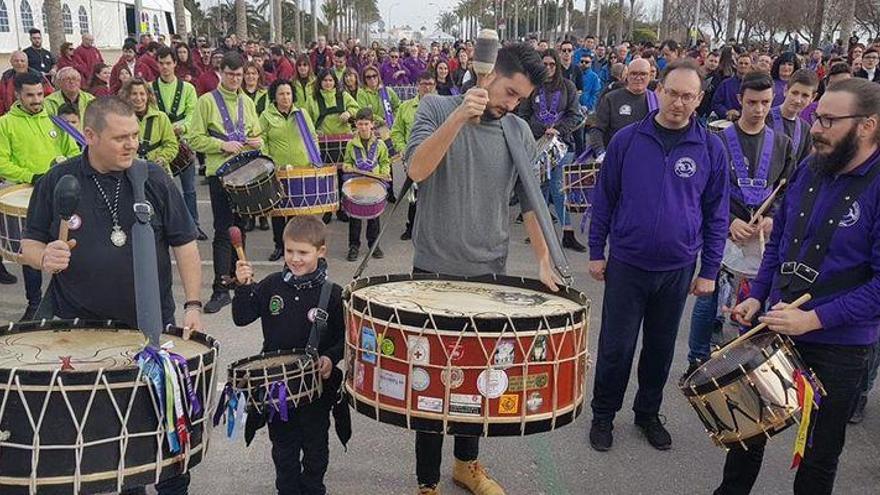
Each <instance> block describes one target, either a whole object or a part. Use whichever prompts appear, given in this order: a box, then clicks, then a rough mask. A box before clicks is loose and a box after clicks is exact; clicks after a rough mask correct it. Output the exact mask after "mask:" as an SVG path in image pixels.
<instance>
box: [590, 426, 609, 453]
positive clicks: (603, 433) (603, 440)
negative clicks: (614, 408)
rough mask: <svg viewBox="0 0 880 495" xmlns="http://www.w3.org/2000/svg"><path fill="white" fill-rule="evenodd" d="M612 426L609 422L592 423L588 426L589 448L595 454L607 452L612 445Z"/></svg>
mask: <svg viewBox="0 0 880 495" xmlns="http://www.w3.org/2000/svg"><path fill="white" fill-rule="evenodd" d="M612 430H614V425H613V424H612V423H611V421H596V420H594V421H593V425H592V426H590V447H593V450H595V451H597V452H608V451H609V450H611V445H612V444H613V443H614V435H613V434H612V433H611V431H612Z"/></svg>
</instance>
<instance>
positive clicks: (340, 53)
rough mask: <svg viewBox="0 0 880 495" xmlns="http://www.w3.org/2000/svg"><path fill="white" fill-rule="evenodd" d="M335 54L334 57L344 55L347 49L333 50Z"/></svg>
mask: <svg viewBox="0 0 880 495" xmlns="http://www.w3.org/2000/svg"><path fill="white" fill-rule="evenodd" d="M333 56H334V57H344V56H345V50H336V51H335V52H333Z"/></svg>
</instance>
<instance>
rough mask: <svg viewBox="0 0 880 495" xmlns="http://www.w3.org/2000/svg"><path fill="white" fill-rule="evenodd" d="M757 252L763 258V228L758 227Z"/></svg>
mask: <svg viewBox="0 0 880 495" xmlns="http://www.w3.org/2000/svg"><path fill="white" fill-rule="evenodd" d="M758 252H759V253H761V258H763V257H764V228H763V227H758Z"/></svg>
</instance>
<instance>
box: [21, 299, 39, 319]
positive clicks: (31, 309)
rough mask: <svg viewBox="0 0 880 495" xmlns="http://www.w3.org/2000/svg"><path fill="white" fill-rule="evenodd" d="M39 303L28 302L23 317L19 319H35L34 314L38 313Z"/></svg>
mask: <svg viewBox="0 0 880 495" xmlns="http://www.w3.org/2000/svg"><path fill="white" fill-rule="evenodd" d="M38 307H39V305H38V304H30V303H28V305H27V308H25V310H24V314H23V315H22V316H21V319H20V320H18V321H33V320H34V315H36V314H37V308H38Z"/></svg>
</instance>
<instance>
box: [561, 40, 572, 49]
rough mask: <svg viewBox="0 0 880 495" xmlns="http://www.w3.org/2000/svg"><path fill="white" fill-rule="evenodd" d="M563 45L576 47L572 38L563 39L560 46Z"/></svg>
mask: <svg viewBox="0 0 880 495" xmlns="http://www.w3.org/2000/svg"><path fill="white" fill-rule="evenodd" d="M562 45H571V46H572V47H574V42H573V41H571V40H562V43H560V44H559V48H562Z"/></svg>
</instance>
